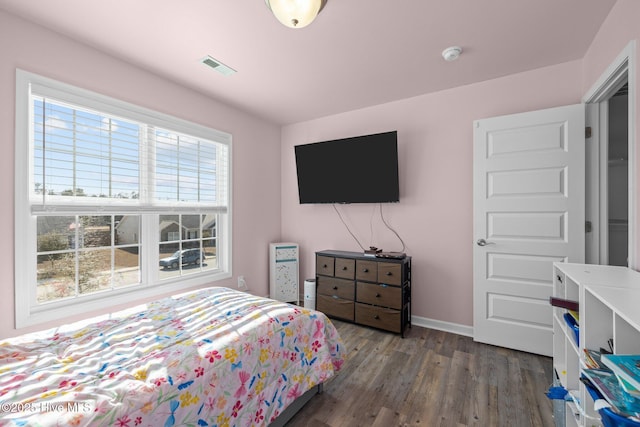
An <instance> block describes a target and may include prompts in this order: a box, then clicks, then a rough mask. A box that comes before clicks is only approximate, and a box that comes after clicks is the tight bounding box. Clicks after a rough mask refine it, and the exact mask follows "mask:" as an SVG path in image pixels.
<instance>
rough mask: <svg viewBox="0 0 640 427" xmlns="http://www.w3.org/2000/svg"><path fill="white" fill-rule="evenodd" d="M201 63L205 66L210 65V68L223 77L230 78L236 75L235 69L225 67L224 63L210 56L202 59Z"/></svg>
mask: <svg viewBox="0 0 640 427" xmlns="http://www.w3.org/2000/svg"><path fill="white" fill-rule="evenodd" d="M200 62H202V63H203V64H204V65H208V66H209V67H211V68H213V69H214V70H216V71H217V72H219V73H220V74H222V75H223V76H230V75H231V74H235V73H236V70H234V69H233V68H231V67H229V66H227V65H224V64H223V63H222V62H220V61H218V60H217V59H215V58H212V57H210V56H208V55H207V56H205V57H204V58H202V59H201V60H200Z"/></svg>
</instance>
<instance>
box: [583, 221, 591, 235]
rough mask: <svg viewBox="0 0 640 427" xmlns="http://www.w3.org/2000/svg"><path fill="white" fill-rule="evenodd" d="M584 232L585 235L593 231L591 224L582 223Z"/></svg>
mask: <svg viewBox="0 0 640 427" xmlns="http://www.w3.org/2000/svg"><path fill="white" fill-rule="evenodd" d="M584 231H585V233H591V231H593V225H592V224H591V221H585V222H584Z"/></svg>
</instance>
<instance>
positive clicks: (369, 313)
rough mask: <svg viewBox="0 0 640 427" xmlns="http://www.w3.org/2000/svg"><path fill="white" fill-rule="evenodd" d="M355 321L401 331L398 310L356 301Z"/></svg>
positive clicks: (392, 330)
mask: <svg viewBox="0 0 640 427" xmlns="http://www.w3.org/2000/svg"><path fill="white" fill-rule="evenodd" d="M356 323H360V324H362V325H367V326H373V327H374V328H380V329H384V330H387V331H391V332H402V330H401V329H402V327H401V324H400V311H399V310H392V309H390V308H383V307H374V306H372V305H367V304H361V303H356Z"/></svg>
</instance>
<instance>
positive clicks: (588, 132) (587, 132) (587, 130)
mask: <svg viewBox="0 0 640 427" xmlns="http://www.w3.org/2000/svg"><path fill="white" fill-rule="evenodd" d="M584 137H585V138H591V126H587V127H585V128H584Z"/></svg>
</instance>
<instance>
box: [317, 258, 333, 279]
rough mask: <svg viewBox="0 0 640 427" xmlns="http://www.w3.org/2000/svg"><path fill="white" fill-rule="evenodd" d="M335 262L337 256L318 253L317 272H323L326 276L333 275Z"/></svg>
mask: <svg viewBox="0 0 640 427" xmlns="http://www.w3.org/2000/svg"><path fill="white" fill-rule="evenodd" d="M334 263H335V258H333V257H330V256H321V255H318V256H317V257H316V274H322V275H324V276H333V272H334V270H333V268H334V265H335V264H334Z"/></svg>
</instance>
